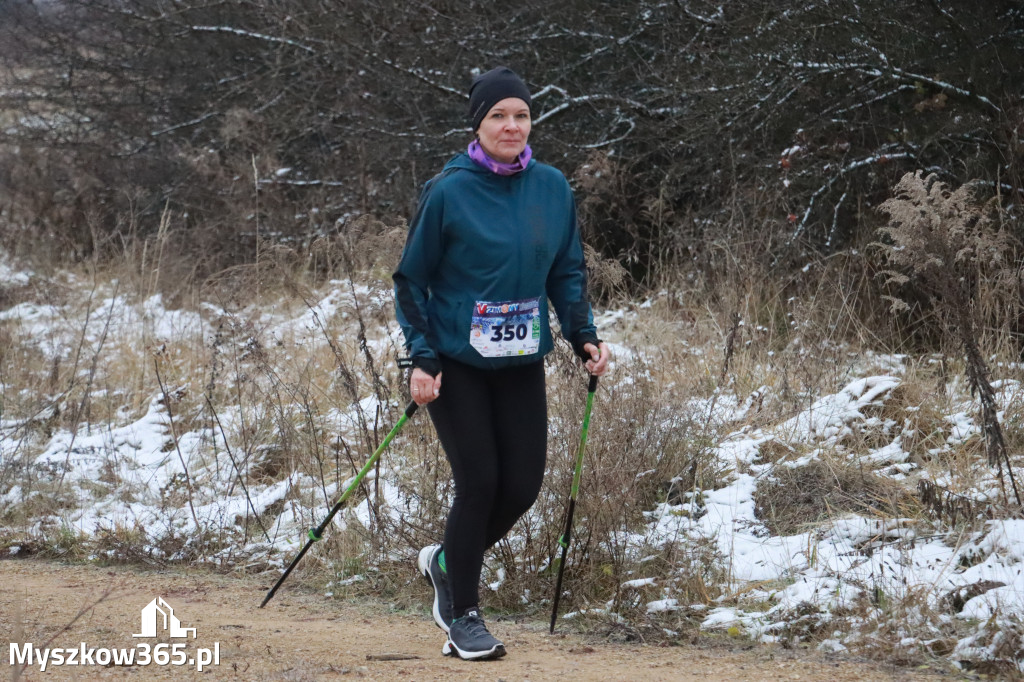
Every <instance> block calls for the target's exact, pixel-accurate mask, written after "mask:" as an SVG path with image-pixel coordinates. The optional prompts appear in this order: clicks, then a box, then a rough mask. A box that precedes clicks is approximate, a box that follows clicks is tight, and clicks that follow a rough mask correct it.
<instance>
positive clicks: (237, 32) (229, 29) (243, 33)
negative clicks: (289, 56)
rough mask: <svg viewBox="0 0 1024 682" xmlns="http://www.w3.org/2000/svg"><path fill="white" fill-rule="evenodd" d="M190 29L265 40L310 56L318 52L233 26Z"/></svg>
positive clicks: (195, 27)
mask: <svg viewBox="0 0 1024 682" xmlns="http://www.w3.org/2000/svg"><path fill="white" fill-rule="evenodd" d="M189 29H190V30H193V31H199V32H203V33H230V34H232V35H236V36H242V37H243V38H254V39H256V40H265V41H267V42H270V43H281V44H283V45H291V46H292V47H297V48H299V49H300V50H305V51H306V52H309V53H310V54H316V50H314V49H313V48H311V47H310V46H309V45H303V44H302V43H300V42H298V41H297V40H292V39H291V38H279V37H277V36H268V35H267V34H266V33H256V32H254V31H246V30H243V29H240V28H232V27H231V26H189Z"/></svg>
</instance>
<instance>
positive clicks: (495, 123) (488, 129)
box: [476, 97, 531, 163]
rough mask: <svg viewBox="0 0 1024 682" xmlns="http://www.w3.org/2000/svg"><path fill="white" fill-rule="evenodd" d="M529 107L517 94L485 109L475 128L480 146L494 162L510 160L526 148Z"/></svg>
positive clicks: (513, 159) (507, 161)
mask: <svg viewBox="0 0 1024 682" xmlns="http://www.w3.org/2000/svg"><path fill="white" fill-rule="evenodd" d="M530 125H531V122H530V107H528V106H526V102H524V101H523V100H521V99H519V98H518V97H506V98H505V99H503V100H501V101H500V102H498V103H497V104H495V105H494V106H493V107H491V110H490V111H488V112H487V115H486V116H484V120H483V121H481V122H480V127H479V128H477V129H476V134H477V137H478V138H479V139H480V146H481V147H483V148H484V151H485V152H487V155H488V156H490V157H491V158H492V159H494V160H495V161H500V162H502V163H512V162H513V161H515V160H516V157H517V156H519V155H520V154H522V153H523V150H524V149H526V138H528V137H529V136H530Z"/></svg>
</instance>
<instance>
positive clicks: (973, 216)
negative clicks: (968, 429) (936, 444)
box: [874, 171, 1021, 505]
mask: <svg viewBox="0 0 1024 682" xmlns="http://www.w3.org/2000/svg"><path fill="white" fill-rule="evenodd" d="M972 186H973V183H968V184H965V185H963V186H962V187H960V188H959V189H957V190H950V189H949V188H948V187H947V186H946V185H945V184H944V183H942V182H940V181H939V179H938V177H937V176H936V175H935V174H931V175H928V176H924V173H923V172H922V171H917V172H916V173H907V174H906V175H904V176H903V178H902V179H901V180H900V181H899V183H897V185H896V187H895V188H894V196H893V197H892V198H891V199H889V200H888V201H885V202H884V203H883V204H882V205H881V206H880V207H879V210H880V211H882V212H883V213H886V214H888V216H889V224H888V225H887V226H886V227H882V228H880V229H879V232H880V233H881V234H882V236H883V237H884V240H883V241H882V242H880V243H876V244H874V247H875V249H876V250H877V251H878V252H880V254H881V257H882V259H883V261H884V263H885V264H886V265H887V266H888V268H889V269H887V270H885V271H883V272H882V273H881V274H882V275H883V276H884V277H886V283H887V284H896V285H899V286H901V287H903V288H904V290H907V291H912V290H916V291H917V292H918V293H920V294H923V295H924V296H925V297H927V298H928V299H929V300H930V301H931V302H932V304H933V305H934V306H935V309H936V311H938V312H939V313H940V316H941V318H942V319H943V321H944V322H945V325H944V326H945V330H944V331H946V332H947V333H949V334H950V335H951V336H952V337H953V338H955V339H957V341H958V343H959V345H960V346H961V347H962V349H963V352H964V358H965V360H966V364H967V379H968V382H969V384H970V387H971V393H972V395H977V396H978V399H979V402H980V405H981V409H980V412H981V422H982V432H983V434H984V437H985V449H986V453H987V455H988V463H989V465H991V466H994V467H997V468H998V469H999V481H1000V484H1003V464H1004V463H1005V464H1006V469H1007V473H1008V474H1009V477H1010V483H1011V485H1012V486H1013V493H1014V497H1015V498H1016V500H1017V504H1018V505H1020V504H1021V500H1020V493H1019V492H1018V491H1017V483H1016V481H1015V480H1014V476H1013V469H1012V467H1011V465H1010V458H1009V454H1008V452H1007V449H1006V442H1005V441H1004V439H1003V431H1002V428H1001V427H1000V425H999V418H998V416H997V409H998V408H997V405H996V398H995V390H994V389H993V388H992V384H991V383H990V382H989V369H988V365H987V363H986V362H985V359H984V357H983V355H982V352H981V346H980V343H979V339H980V335H981V330H982V328H983V325H982V324H981V322H980V320H979V312H978V309H979V307H980V306H981V305H982V303H981V300H980V296H979V288H980V287H981V286H982V284H983V283H984V284H985V285H986V288H992V289H994V290H997V291H998V290H1010V291H1014V290H1016V289H1017V272H1016V269H1015V268H1014V265H1013V264H1014V261H1015V258H1014V256H1015V253H1016V246H1017V244H1016V242H1015V241H1014V240H1013V238H1012V237H1011V236H1010V234H1009V233H1008V231H1007V230H1004V229H1002V224H1001V222H1000V220H999V218H1000V211H999V204H998V201H997V199H993V200H989V201H987V202H980V201H978V200H977V199H976V198H975V196H974V193H973V191H972ZM1011 282H1012V284H1013V286H1012V287H1009V288H1008V289H1007V288H1006V286H1005V285H1007V284H1010V283H1011ZM1000 285H1002V286H1000ZM889 300H890V301H891V302H892V309H893V311H894V312H896V311H899V310H906V309H908V308H909V305H908V304H907V303H906V301H905V300H902V299H899V298H895V297H892V298H890V299H889ZM1004 496H1005V488H1004Z"/></svg>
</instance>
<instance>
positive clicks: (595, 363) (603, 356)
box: [583, 341, 612, 377]
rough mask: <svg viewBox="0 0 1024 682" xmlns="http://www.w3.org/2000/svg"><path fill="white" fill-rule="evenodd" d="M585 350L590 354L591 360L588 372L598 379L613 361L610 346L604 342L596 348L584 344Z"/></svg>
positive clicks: (587, 363) (588, 363) (588, 364)
mask: <svg viewBox="0 0 1024 682" xmlns="http://www.w3.org/2000/svg"><path fill="white" fill-rule="evenodd" d="M583 350H585V351H587V352H588V353H590V360H587V362H586V365H587V371H588V372H590V373H591V374H593V375H594V376H596V377H599V376H602V375H603V374H604V373H605V372H606V371H607V370H608V362H609V361H610V360H611V359H612V352H611V350H610V349H609V348H608V344H606V343H605V342H604V341H602V342H601V343H600V344H599V345H597V346H595V345H594V344H592V343H585V344H583Z"/></svg>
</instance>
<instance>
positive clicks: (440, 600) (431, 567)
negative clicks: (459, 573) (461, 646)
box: [416, 545, 452, 632]
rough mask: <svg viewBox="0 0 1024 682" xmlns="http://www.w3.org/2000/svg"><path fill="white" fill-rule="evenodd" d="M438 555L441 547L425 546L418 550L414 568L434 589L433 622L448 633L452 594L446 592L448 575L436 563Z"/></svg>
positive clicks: (450, 620) (450, 619)
mask: <svg viewBox="0 0 1024 682" xmlns="http://www.w3.org/2000/svg"><path fill="white" fill-rule="evenodd" d="M440 555H441V545H427V546H426V547H424V548H423V549H421V550H420V555H419V558H418V559H417V560H416V566H417V568H419V570H420V573H421V574H422V575H423V577H424V578H426V579H427V582H429V583H430V586H431V587H433V588H434V608H433V614H434V622H435V623H437V627H439V628H441V629H442V630H444V631H445V632H448V628H449V627H450V626H451V624H452V593H451V592H450V591H449V590H448V575H447V574H446V573H445V572H444V571H442V570H441V565H440V564H439V563H438V557H439V556H440Z"/></svg>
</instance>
